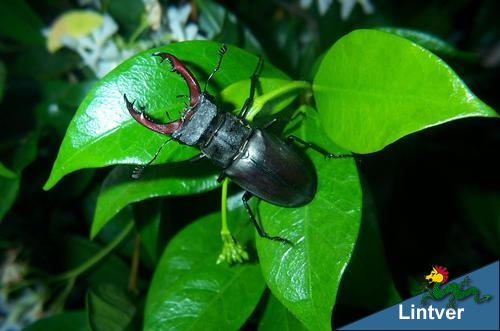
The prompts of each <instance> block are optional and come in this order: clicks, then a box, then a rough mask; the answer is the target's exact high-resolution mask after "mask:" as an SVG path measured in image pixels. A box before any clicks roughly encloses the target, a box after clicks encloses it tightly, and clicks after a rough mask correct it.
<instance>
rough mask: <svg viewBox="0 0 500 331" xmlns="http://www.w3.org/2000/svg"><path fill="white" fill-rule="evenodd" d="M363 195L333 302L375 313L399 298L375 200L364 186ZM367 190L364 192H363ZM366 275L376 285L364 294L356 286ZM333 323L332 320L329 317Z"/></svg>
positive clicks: (362, 290) (400, 299) (397, 301)
mask: <svg viewBox="0 0 500 331" xmlns="http://www.w3.org/2000/svg"><path fill="white" fill-rule="evenodd" d="M363 193H364V195H363V219H362V222H361V228H360V230H359V235H358V240H357V244H356V247H355V249H354V252H353V254H352V258H351V261H350V263H349V265H348V266H347V268H346V270H345V272H344V276H343V278H342V283H341V286H340V288H339V291H338V294H337V297H338V300H337V304H341V305H344V306H348V307H359V308H360V309H366V311H371V312H376V311H378V310H381V309H384V308H386V307H389V306H392V305H395V304H397V303H399V302H401V301H402V298H401V296H400V295H399V293H398V291H397V290H396V286H395V284H394V279H393V277H392V275H391V273H390V270H389V268H388V264H387V261H386V258H385V252H384V247H383V243H382V238H381V233H380V229H379V228H378V222H377V219H376V216H377V212H376V206H375V202H374V201H373V197H372V195H371V194H370V191H369V190H368V192H367V188H365V190H364V192H363ZM367 193H368V194H367ZM367 274H370V280H371V281H373V284H377V286H374V287H373V288H371V289H370V296H369V297H367V295H366V288H365V287H364V286H359V284H361V283H362V282H363V281H365V280H366V275H367ZM333 324H334V326H336V321H335V320H333Z"/></svg>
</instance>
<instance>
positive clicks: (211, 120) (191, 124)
mask: <svg viewBox="0 0 500 331" xmlns="http://www.w3.org/2000/svg"><path fill="white" fill-rule="evenodd" d="M225 51H226V49H225V47H224V46H223V48H221V51H220V52H219V55H220V58H219V63H218V66H217V67H216V69H214V71H213V73H215V72H216V71H217V70H218V69H219V67H220V64H221V61H222V56H223V54H224V53H225ZM153 55H154V56H159V57H161V59H162V62H163V60H168V61H169V62H170V64H171V65H172V71H175V72H177V73H179V74H180V75H181V76H182V77H183V78H184V80H185V81H186V83H187V85H188V88H189V92H190V96H189V97H190V105H189V106H188V107H187V108H186V110H185V111H184V113H183V114H182V116H181V118H180V119H178V120H176V121H172V122H169V123H158V122H155V121H153V120H152V119H150V118H148V117H147V116H146V115H145V114H144V113H143V112H138V111H137V110H135V108H134V105H133V103H132V102H130V101H129V100H128V99H127V97H126V96H124V97H125V101H126V105H127V109H128V111H129V113H130V114H131V115H132V116H133V117H134V118H135V119H136V120H137V121H138V122H139V123H141V124H142V125H144V126H146V127H147V128H149V129H151V130H153V131H155V132H159V133H162V134H165V135H169V136H171V137H172V139H174V140H176V141H178V142H180V143H183V144H186V145H190V146H196V147H198V148H199V149H200V151H201V152H202V154H200V155H199V157H207V158H208V159H210V160H211V161H212V162H213V163H214V164H216V165H217V166H219V167H221V168H222V169H223V170H222V173H221V176H220V177H219V180H220V179H221V178H223V177H225V176H227V177H229V178H230V179H231V180H233V181H234V182H236V183H237V184H238V185H240V186H241V187H242V188H243V189H245V190H246V191H247V192H246V193H245V195H244V196H243V202H244V204H245V207H246V209H247V211H248V212H249V214H250V217H251V219H252V221H253V223H254V224H255V226H256V228H257V230H258V232H259V234H260V235H261V236H263V237H266V238H268V239H272V240H277V241H282V242H286V243H290V242H289V241H288V240H286V239H283V238H281V237H272V236H269V235H267V234H266V232H265V231H264V230H263V229H262V227H261V226H260V225H259V224H258V223H257V221H256V220H255V217H254V215H253V213H252V211H251V209H250V207H249V206H248V203H247V200H248V199H249V198H250V197H251V196H252V195H254V196H256V197H258V198H260V199H262V200H265V201H268V202H270V203H272V204H275V205H278V206H283V207H297V206H302V205H305V204H307V203H309V202H310V201H311V200H312V199H313V198H314V195H315V194H316V186H317V179H316V173H315V171H314V168H312V167H311V166H310V164H309V162H308V160H305V159H304V158H303V157H302V156H301V155H299V154H298V153H297V152H296V151H295V150H294V149H292V148H291V146H290V145H289V144H287V143H285V142H284V141H283V140H281V139H279V138H277V137H276V136H274V135H271V134H269V133H267V132H265V131H264V130H261V129H258V128H253V127H252V126H250V125H249V123H248V122H247V121H246V120H245V119H244V116H245V114H246V112H247V110H248V108H249V107H250V105H251V104H252V101H253V95H254V90H255V80H256V73H257V71H258V69H259V68H260V65H261V60H260V61H259V66H258V67H257V69H256V71H255V72H254V75H253V76H252V85H251V89H250V97H249V98H248V99H247V100H246V102H245V105H244V106H243V108H242V110H241V112H240V115H239V116H236V115H233V114H231V113H226V112H219V111H218V110H217V106H216V104H215V101H214V98H213V97H212V96H211V95H209V94H208V93H206V92H205V91H201V90H200V87H199V85H198V82H197V81H196V79H195V78H194V76H193V75H192V74H191V72H190V71H189V70H188V69H187V68H186V67H185V66H184V64H182V62H181V61H180V60H178V59H177V58H176V57H175V56H173V55H172V54H168V53H154V54H153ZM213 73H212V74H213ZM209 79H210V78H209Z"/></svg>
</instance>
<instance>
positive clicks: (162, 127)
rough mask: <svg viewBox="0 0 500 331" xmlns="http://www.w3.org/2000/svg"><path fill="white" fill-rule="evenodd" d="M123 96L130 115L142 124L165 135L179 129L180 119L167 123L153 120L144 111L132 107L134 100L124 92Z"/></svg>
mask: <svg viewBox="0 0 500 331" xmlns="http://www.w3.org/2000/svg"><path fill="white" fill-rule="evenodd" d="M123 98H124V99H125V103H126V104H127V110H128V112H129V113H130V115H131V116H132V117H133V118H134V119H135V120H136V121H137V122H139V123H141V124H142V125H144V126H145V127H147V128H148V129H150V130H153V131H155V132H158V133H163V134H166V135H171V134H172V133H173V132H175V131H176V130H177V129H179V128H180V127H181V126H182V121H181V120H177V121H172V122H168V123H158V122H155V121H153V120H152V119H151V118H149V117H148V116H147V115H146V113H145V112H144V111H142V110H140V111H138V110H136V109H135V108H134V103H135V101H134V102H130V101H129V100H128V99H127V95H126V94H124V95H123Z"/></svg>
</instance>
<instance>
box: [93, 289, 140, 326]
mask: <svg viewBox="0 0 500 331" xmlns="http://www.w3.org/2000/svg"><path fill="white" fill-rule="evenodd" d="M132 299H133V298H132V296H131V295H130V294H129V293H126V292H125V291H124V289H123V288H120V287H118V286H115V285H113V284H106V283H101V284H98V285H97V286H95V287H94V288H91V289H89V290H88V292H87V302H86V303H87V312H88V317H89V323H90V325H91V329H92V330H93V331H125V330H132V328H131V324H132V320H133V318H134V315H135V313H136V311H137V308H136V305H135V303H134V302H133V301H132Z"/></svg>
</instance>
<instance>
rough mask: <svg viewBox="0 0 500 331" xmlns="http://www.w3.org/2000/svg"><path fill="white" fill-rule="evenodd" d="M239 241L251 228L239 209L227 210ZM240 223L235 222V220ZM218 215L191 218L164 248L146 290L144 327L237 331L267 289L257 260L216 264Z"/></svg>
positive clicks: (219, 245)
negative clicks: (191, 221) (189, 222)
mask: <svg viewBox="0 0 500 331" xmlns="http://www.w3.org/2000/svg"><path fill="white" fill-rule="evenodd" d="M229 217H230V220H231V227H232V228H233V229H236V228H238V229H239V231H233V233H234V235H235V237H236V238H238V240H240V241H241V242H242V243H246V242H247V241H248V240H250V238H251V236H252V234H253V232H252V228H251V225H250V224H249V222H248V217H247V215H246V213H245V211H244V210H243V209H242V208H239V209H237V210H236V211H233V212H230V213H229ZM242 220H243V221H244V223H241V222H239V223H235V221H242ZM219 222H220V214H218V213H217V214H213V215H209V216H207V217H204V218H202V219H199V220H197V221H195V222H194V223H192V224H190V225H189V226H187V227H186V228H184V229H183V230H182V231H181V232H180V233H178V234H177V235H176V236H175V237H174V238H173V239H172V241H171V242H170V243H169V244H168V246H167V248H166V249H165V251H164V253H163V255H162V257H161V259H160V261H159V263H158V266H157V268H156V271H155V274H154V277H153V280H152V282H151V286H150V288H149V292H148V297H147V302H146V311H145V315H144V316H145V317H144V318H145V321H144V330H145V331H153V330H187V329H189V330H238V329H239V328H240V327H241V326H242V325H243V323H244V322H245V321H246V320H247V319H248V317H249V316H250V314H251V313H252V311H253V310H254V309H255V307H256V305H257V303H258V302H259V299H260V296H261V294H262V292H263V290H264V288H265V283H264V280H263V279H262V275H261V272H260V268H259V266H258V265H257V264H255V263H252V262H247V263H245V264H238V265H234V266H229V265H227V264H225V263H222V264H215V261H216V259H217V256H218V255H219V253H220V250H221V247H222V243H221V241H220V239H219V238H220V233H219V232H220V224H219Z"/></svg>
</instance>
